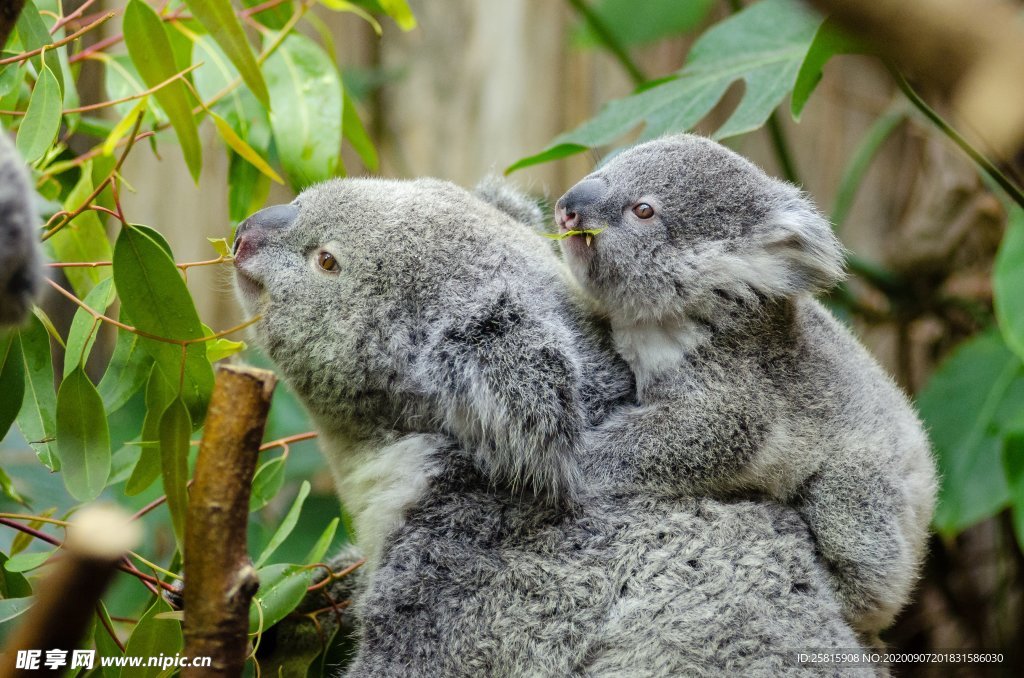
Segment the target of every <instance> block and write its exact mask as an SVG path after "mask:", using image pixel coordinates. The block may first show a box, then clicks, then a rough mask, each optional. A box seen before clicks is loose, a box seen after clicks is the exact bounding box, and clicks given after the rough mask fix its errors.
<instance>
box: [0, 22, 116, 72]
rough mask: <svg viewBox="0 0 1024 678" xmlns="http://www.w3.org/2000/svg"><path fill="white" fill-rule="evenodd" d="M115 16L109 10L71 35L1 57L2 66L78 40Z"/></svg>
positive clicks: (0, 64)
mask: <svg viewBox="0 0 1024 678" xmlns="http://www.w3.org/2000/svg"><path fill="white" fill-rule="evenodd" d="M115 16H117V13H116V12H108V13H107V14H104V15H103V16H101V17H100V18H99V19H97V20H96V21H93V22H92V23H91V24H89V25H88V26H86V27H85V28H80V29H79V30H77V31H75V32H74V33H72V34H71V35H69V36H67V37H66V38H61V39H60V40H58V41H57V42H54V43H51V44H49V45H43V46H42V47H39V48H37V49H33V50H31V51H28V52H22V53H21V54H15V55H14V56H11V57H7V58H6V59H0V66H5V65H7V64H13V63H17V62H19V61H27V60H28V59H31V58H32V57H34V56H38V55H40V54H42V53H43V50H47V49H53V48H55V47H62V46H64V45H66V44H68V43H69V42H74V41H75V40H78V38H80V37H82V36H83V35H85V34H86V33H88V32H89V31H91V30H93V29H96V28H99V26H100V25H102V24H104V23H106V22H107V21H109V20H110V19H113V18H114V17H115Z"/></svg>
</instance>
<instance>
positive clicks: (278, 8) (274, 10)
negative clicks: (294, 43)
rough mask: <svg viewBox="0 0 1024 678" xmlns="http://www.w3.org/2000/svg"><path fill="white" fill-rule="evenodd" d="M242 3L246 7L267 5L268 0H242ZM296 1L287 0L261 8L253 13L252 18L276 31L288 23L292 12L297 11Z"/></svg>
mask: <svg viewBox="0 0 1024 678" xmlns="http://www.w3.org/2000/svg"><path fill="white" fill-rule="evenodd" d="M242 4H243V5H245V6H246V7H256V6H259V5H266V4H267V2H266V0H242ZM294 4H295V3H294V2H293V1H292V0H285V2H282V3H280V4H277V5H273V6H271V7H266V8H264V9H261V10H260V11H259V12H256V13H255V14H253V15H252V18H253V19H255V20H256V21H258V22H260V23H261V24H263V25H264V26H266V27H267V28H272V29H274V30H275V31H278V30H281V29H282V28H284V25H285V24H286V23H288V20H289V19H290V18H291V16H292V13H293V12H294V11H295V8H294Z"/></svg>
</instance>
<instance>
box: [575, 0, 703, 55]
mask: <svg viewBox="0 0 1024 678" xmlns="http://www.w3.org/2000/svg"><path fill="white" fill-rule="evenodd" d="M716 4H717V2H716V0H683V1H682V2H680V0H644V1H643V2H636V0H598V2H594V3H592V5H591V10H592V11H593V12H594V14H595V15H596V16H597V18H598V19H599V20H600V21H601V23H602V24H603V25H604V26H605V27H606V28H607V29H608V30H609V31H611V33H612V35H613V36H614V37H615V39H616V40H617V41H618V42H619V43H620V44H623V45H644V44H648V43H652V42H655V41H658V40H661V39H662V38H667V37H670V36H674V35H678V34H679V33H685V32H688V31H691V30H693V29H695V28H697V27H698V26H700V24H701V23H703V22H704V20H705V19H706V18H707V16H708V13H709V12H710V11H711V8H712V7H714V6H715V5H716ZM573 40H574V42H575V43H576V44H578V45H580V46H583V47H601V46H603V45H604V41H602V40H601V39H600V37H598V36H597V35H595V34H594V31H593V29H592V28H591V27H590V25H589V24H588V23H587V22H586V21H581V22H580V24H579V26H577V28H576V30H575V31H574V34H573Z"/></svg>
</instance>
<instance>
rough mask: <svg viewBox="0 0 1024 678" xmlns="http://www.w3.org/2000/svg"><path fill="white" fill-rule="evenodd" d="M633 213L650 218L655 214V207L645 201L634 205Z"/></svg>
mask: <svg viewBox="0 0 1024 678" xmlns="http://www.w3.org/2000/svg"><path fill="white" fill-rule="evenodd" d="M633 214H635V215H637V216H638V217H640V218H641V219H650V218H651V217H653V216H654V208H653V207H651V206H650V205H648V204H647V203H645V202H641V203H638V204H636V205H633Z"/></svg>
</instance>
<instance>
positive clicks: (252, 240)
mask: <svg viewBox="0 0 1024 678" xmlns="http://www.w3.org/2000/svg"><path fill="white" fill-rule="evenodd" d="M298 215H299V208H298V206H296V205H292V204H288V205H274V206H273V207H267V208H266V209H262V210H260V211H259V212H256V213H255V214H253V215H252V216H250V217H249V218H248V219H246V220H245V221H243V222H242V223H240V224H239V225H238V229H237V230H236V231H235V242H234V246H233V248H232V249H233V251H234V255H235V263H236V264H237V263H241V260H243V259H245V258H246V257H248V256H249V255H250V254H252V251H253V249H255V247H256V246H258V244H259V243H260V242H262V241H263V235H265V232H266V231H271V230H277V229H282V228H287V227H288V226H290V225H291V224H292V222H293V221H295V217H297V216H298Z"/></svg>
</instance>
